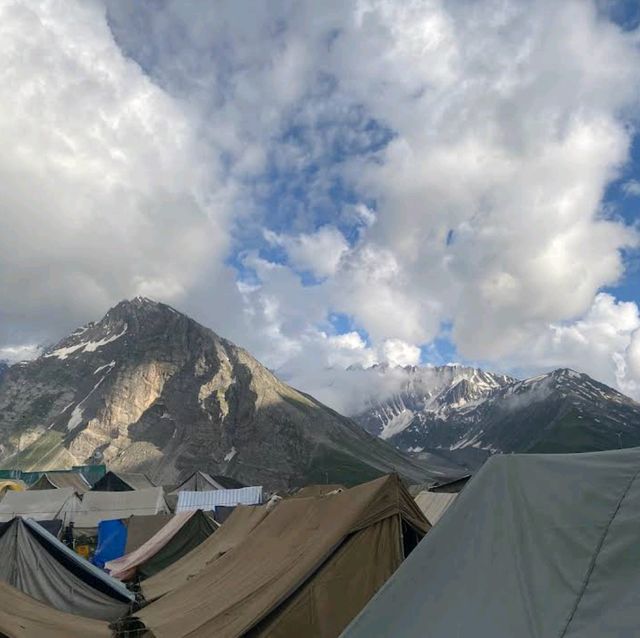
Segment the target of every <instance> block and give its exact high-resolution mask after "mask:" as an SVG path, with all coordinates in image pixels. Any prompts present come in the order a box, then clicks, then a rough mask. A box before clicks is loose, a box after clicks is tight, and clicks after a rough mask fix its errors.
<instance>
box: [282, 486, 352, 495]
mask: <svg viewBox="0 0 640 638" xmlns="http://www.w3.org/2000/svg"><path fill="white" fill-rule="evenodd" d="M344 489H346V488H345V486H344V485H340V484H339V483H330V484H328V485H306V486H305V487H301V488H300V489H299V490H298V491H297V492H295V494H292V495H291V496H290V497H289V498H307V497H309V496H325V495H326V494H331V493H332V492H342V491H343V490H344Z"/></svg>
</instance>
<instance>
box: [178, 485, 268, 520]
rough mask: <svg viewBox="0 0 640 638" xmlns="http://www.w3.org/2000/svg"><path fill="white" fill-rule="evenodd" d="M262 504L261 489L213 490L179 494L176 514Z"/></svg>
mask: <svg viewBox="0 0 640 638" xmlns="http://www.w3.org/2000/svg"><path fill="white" fill-rule="evenodd" d="M260 503H262V487H261V486H256V487H241V488H240V489H237V490H213V491H208V492H186V491H185V492H180V493H179V494H178V506H177V507H176V514H178V513H180V512H189V511H193V510H203V511H205V512H212V511H214V510H215V509H216V506H219V505H222V506H225V507H229V506H232V507H233V506H235V505H259V504H260Z"/></svg>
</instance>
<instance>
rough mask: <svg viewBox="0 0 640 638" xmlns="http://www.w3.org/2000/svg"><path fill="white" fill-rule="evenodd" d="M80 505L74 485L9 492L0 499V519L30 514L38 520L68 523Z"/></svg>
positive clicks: (29, 515) (8, 519)
mask: <svg viewBox="0 0 640 638" xmlns="http://www.w3.org/2000/svg"><path fill="white" fill-rule="evenodd" d="M79 507H80V499H79V498H78V496H77V494H76V492H75V490H74V489H73V488H72V487H65V488H62V489H59V490H35V491H33V492H32V491H31V490H27V491H25V492H7V493H6V494H5V496H4V498H3V499H2V501H0V521H10V520H11V519H12V518H14V517H16V516H28V517H30V518H33V519H35V520H38V521H39V520H53V519H61V520H62V521H63V523H64V524H65V525H67V524H68V523H69V521H70V520H72V519H73V517H74V515H75V512H76V510H77V509H78V508H79Z"/></svg>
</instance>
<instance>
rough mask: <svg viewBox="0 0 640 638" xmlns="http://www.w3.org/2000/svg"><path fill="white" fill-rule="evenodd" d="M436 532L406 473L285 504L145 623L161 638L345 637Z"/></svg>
mask: <svg viewBox="0 0 640 638" xmlns="http://www.w3.org/2000/svg"><path fill="white" fill-rule="evenodd" d="M428 528H429V525H428V523H427V522H426V520H425V519H424V517H423V515H422V512H420V510H419V509H418V507H417V505H416V504H415V502H414V500H413V499H412V498H411V496H410V495H409V493H408V492H407V491H406V490H405V489H404V487H403V486H402V484H401V482H400V480H399V478H398V477H397V476H386V477H382V478H380V479H376V480H375V481H371V482H370V483H366V484H364V485H360V486H358V487H354V488H351V489H350V490H345V491H344V492H341V493H337V494H330V495H327V496H321V497H315V498H314V497H311V498H292V499H285V500H283V501H281V502H280V503H278V504H277V505H276V507H275V508H274V509H273V511H272V512H271V513H270V514H269V515H268V516H267V517H266V519H265V520H264V521H263V522H262V523H261V524H260V525H258V526H257V527H256V528H255V529H254V530H253V532H251V533H250V534H249V535H248V536H247V538H246V539H245V540H244V541H243V542H241V543H239V544H238V545H236V546H235V547H234V548H232V549H230V550H229V551H228V552H227V553H225V554H224V555H223V556H221V557H220V558H218V559H217V560H215V561H214V562H213V563H211V564H210V565H207V566H206V568H205V569H204V570H203V571H202V572H201V573H200V574H198V575H197V576H195V577H194V578H192V579H191V580H189V581H187V583H186V584H185V585H183V586H182V587H179V588H178V589H176V590H174V591H173V592H171V593H169V594H166V595H165V596H163V597H162V598H160V599H159V600H157V601H156V602H154V603H151V604H150V605H149V606H147V607H145V608H143V609H142V610H141V611H140V612H138V613H137V614H136V617H137V619H139V620H141V621H142V622H143V623H144V625H145V627H147V628H148V629H149V630H151V631H152V632H153V635H154V636H155V638H181V637H186V636H189V638H200V637H202V638H205V637H206V638H208V637H210V636H216V637H217V638H235V637H239V636H245V637H247V638H248V637H250V638H258V637H260V638H266V637H267V636H268V637H269V638H289V637H292V636H301V637H302V636H304V637H305V638H332V637H337V636H338V635H339V633H340V631H341V630H342V628H343V627H345V626H346V624H347V623H348V622H349V621H350V620H351V618H353V617H354V616H355V615H356V614H357V613H358V611H359V610H360V609H361V608H362V607H363V606H364V604H365V603H366V602H367V601H368V600H369V598H370V597H371V596H372V595H373V593H374V592H375V591H376V590H377V589H378V588H379V587H380V586H381V585H382V583H384V582H385V581H386V579H387V578H389V576H390V575H391V574H392V573H393V572H394V571H395V569H396V568H397V567H398V565H399V564H400V563H401V562H402V560H403V558H404V555H405V554H406V552H408V551H410V549H411V547H412V545H414V544H415V543H416V542H417V541H418V540H419V538H421V537H422V535H423V534H424V533H425V532H426V531H427V529H428ZM223 529H224V526H223V527H222V528H221V530H220V532H221V531H222V530H223ZM220 532H217V533H216V534H214V535H213V536H212V537H211V538H212V539H214V538H215V537H216V535H217V534H218V533H220Z"/></svg>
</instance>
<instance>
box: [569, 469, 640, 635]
mask: <svg viewBox="0 0 640 638" xmlns="http://www.w3.org/2000/svg"><path fill="white" fill-rule="evenodd" d="M639 474H640V469H638V470H637V471H636V472H635V474H634V475H633V476H632V477H631V480H630V481H629V483H628V484H627V487H626V488H625V489H624V491H623V492H622V494H621V496H620V498H619V499H618V503H617V504H616V507H615V509H614V511H613V513H612V514H611V517H610V518H609V521H608V522H607V525H606V527H605V529H604V531H603V533H602V535H601V536H600V540H599V541H598V544H597V545H596V547H595V550H594V552H593V556H592V557H591V560H590V562H589V567H588V568H587V572H586V574H585V577H584V580H583V582H582V586H581V587H580V591H579V592H578V596H577V597H576V601H575V603H574V605H573V607H572V609H571V612H570V613H569V618H568V619H567V622H566V623H565V625H564V627H563V628H562V631H561V632H560V634H559V636H558V638H564V636H565V635H566V633H567V631H569V626H570V625H571V623H572V622H573V619H574V617H575V615H576V612H577V611H578V607H579V606H580V602H581V601H582V598H583V597H584V594H585V592H586V591H587V587H588V586H589V581H590V579H591V575H592V574H593V570H594V569H595V567H596V561H597V560H598V556H599V555H600V552H601V551H602V547H603V546H604V542H605V540H606V538H607V536H608V535H609V530H610V529H611V525H612V523H613V521H614V520H615V518H616V516H617V515H618V512H619V511H620V508H621V507H622V503H623V502H624V500H625V498H626V497H627V494H629V491H630V490H631V486H632V485H633V484H634V483H635V481H636V479H637V478H638V475H639Z"/></svg>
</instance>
